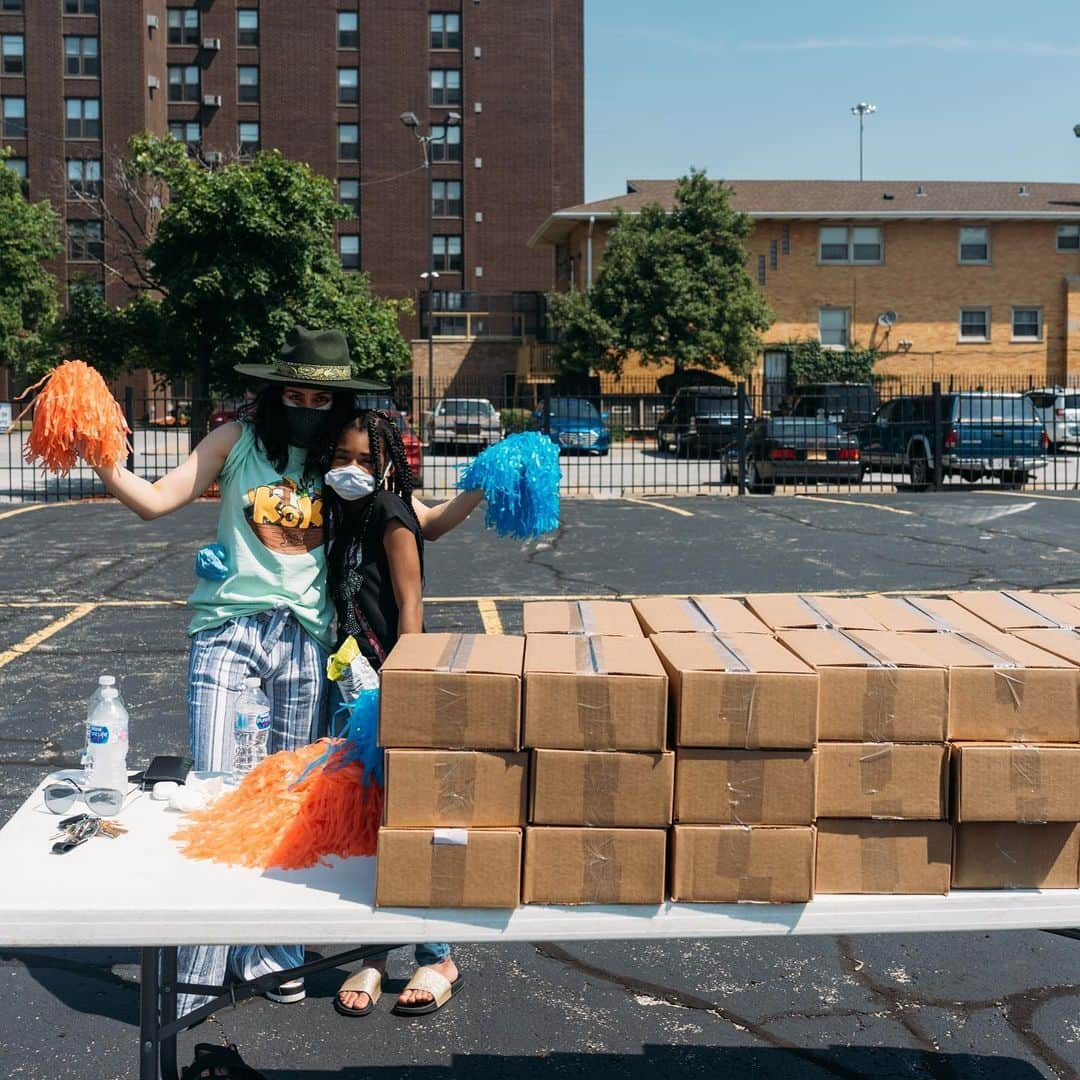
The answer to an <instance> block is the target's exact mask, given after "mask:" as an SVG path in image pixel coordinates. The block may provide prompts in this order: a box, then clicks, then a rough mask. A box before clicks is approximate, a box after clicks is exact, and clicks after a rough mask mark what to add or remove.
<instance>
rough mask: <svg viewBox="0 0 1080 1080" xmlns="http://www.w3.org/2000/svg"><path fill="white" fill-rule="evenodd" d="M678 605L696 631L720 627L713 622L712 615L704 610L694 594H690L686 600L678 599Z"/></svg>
mask: <svg viewBox="0 0 1080 1080" xmlns="http://www.w3.org/2000/svg"><path fill="white" fill-rule="evenodd" d="M679 606H680V607H681V608H682V610H683V612H684V613H685V615H686V617H687V618H688V619H689V620H690V624H691V627H692V629H694V630H697V631H702V630H705V631H716V630H719V629H720V627H719V626H717V625H716V623H715V622H713V619H712V616H711V615H710V614H709V613H708V612H707V611H706V610H705V608H704V607H703V606H702V604H701V602H700V601H699V600H698V598H697V597H696V596H691V597H689V598H688V599H686V600H680V601H679Z"/></svg>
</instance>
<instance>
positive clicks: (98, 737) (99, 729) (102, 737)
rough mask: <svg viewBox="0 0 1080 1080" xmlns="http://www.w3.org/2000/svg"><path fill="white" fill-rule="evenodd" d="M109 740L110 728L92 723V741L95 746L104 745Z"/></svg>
mask: <svg viewBox="0 0 1080 1080" xmlns="http://www.w3.org/2000/svg"><path fill="white" fill-rule="evenodd" d="M108 741H109V729H108V728H107V727H104V726H99V725H97V724H91V725H90V742H91V743H93V744H94V745H95V746H103V745H104V744H105V743H107V742H108Z"/></svg>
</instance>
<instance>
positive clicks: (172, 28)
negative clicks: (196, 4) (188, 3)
mask: <svg viewBox="0 0 1080 1080" xmlns="http://www.w3.org/2000/svg"><path fill="white" fill-rule="evenodd" d="M169 44H170V45H198V44H199V9H198V8H169Z"/></svg>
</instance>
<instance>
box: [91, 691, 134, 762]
mask: <svg viewBox="0 0 1080 1080" xmlns="http://www.w3.org/2000/svg"><path fill="white" fill-rule="evenodd" d="M107 686H116V676H115V675H102V676H100V677H99V678H98V684H97V686H95V687H94V692H93V693H92V694H91V695H90V700H89V701H88V702H87V703H86V745H85V746H84V747H83V752H82V761H81V765H82V767H83V768H84V769H89V768H90V757H91V754H92V750H91V746H90V717H91V715H92V714H93V712H94V710H95V709H96V708H97V707H98V703H99V702H100V701H101V691H102V690H104V689H105V687H107ZM116 694H117V701H119V702H120V704H121V705H123V704H124V695H123V694H121V693H120V690H119V688H117V691H116ZM124 707H125V708H126V706H124Z"/></svg>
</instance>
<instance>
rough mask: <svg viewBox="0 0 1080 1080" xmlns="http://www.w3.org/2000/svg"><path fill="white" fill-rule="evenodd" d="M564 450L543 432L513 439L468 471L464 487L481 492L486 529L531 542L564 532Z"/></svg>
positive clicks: (479, 458)
mask: <svg viewBox="0 0 1080 1080" xmlns="http://www.w3.org/2000/svg"><path fill="white" fill-rule="evenodd" d="M561 480H562V471H561V469H560V468H559V448H558V447H557V446H556V445H555V444H554V443H553V442H552V441H551V439H549V438H548V437H547V436H546V435H543V434H541V433H540V432H538V431H525V432H522V433H520V434H518V435H508V436H507V437H506V438H505V439H503V440H501V441H500V442H497V443H495V445H494V446H489V447H488V448H487V449H486V450H484V451H483V452H482V453H480V454H478V455H477V456H476V457H475V458H473V460H472V461H470V462H468V464H466V465H464V466H462V474H461V479H460V480H459V481H458V487H459V488H460V489H461V490H462V491H473V490H475V489H476V488H480V489H481V490H482V491H483V492H484V498H485V499H486V500H487V513H486V515H485V518H484V524H486V525H487V527H488V528H489V529H492V528H493V529H495V530H497V532H498V533H499V535H500V536H515V537H517V538H518V539H520V540H530V539H533V538H535V537H537V536H542V535H543V534H544V533H547V532H552V531H553V530H555V529H557V528H558V527H559V482H560V481H561Z"/></svg>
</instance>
